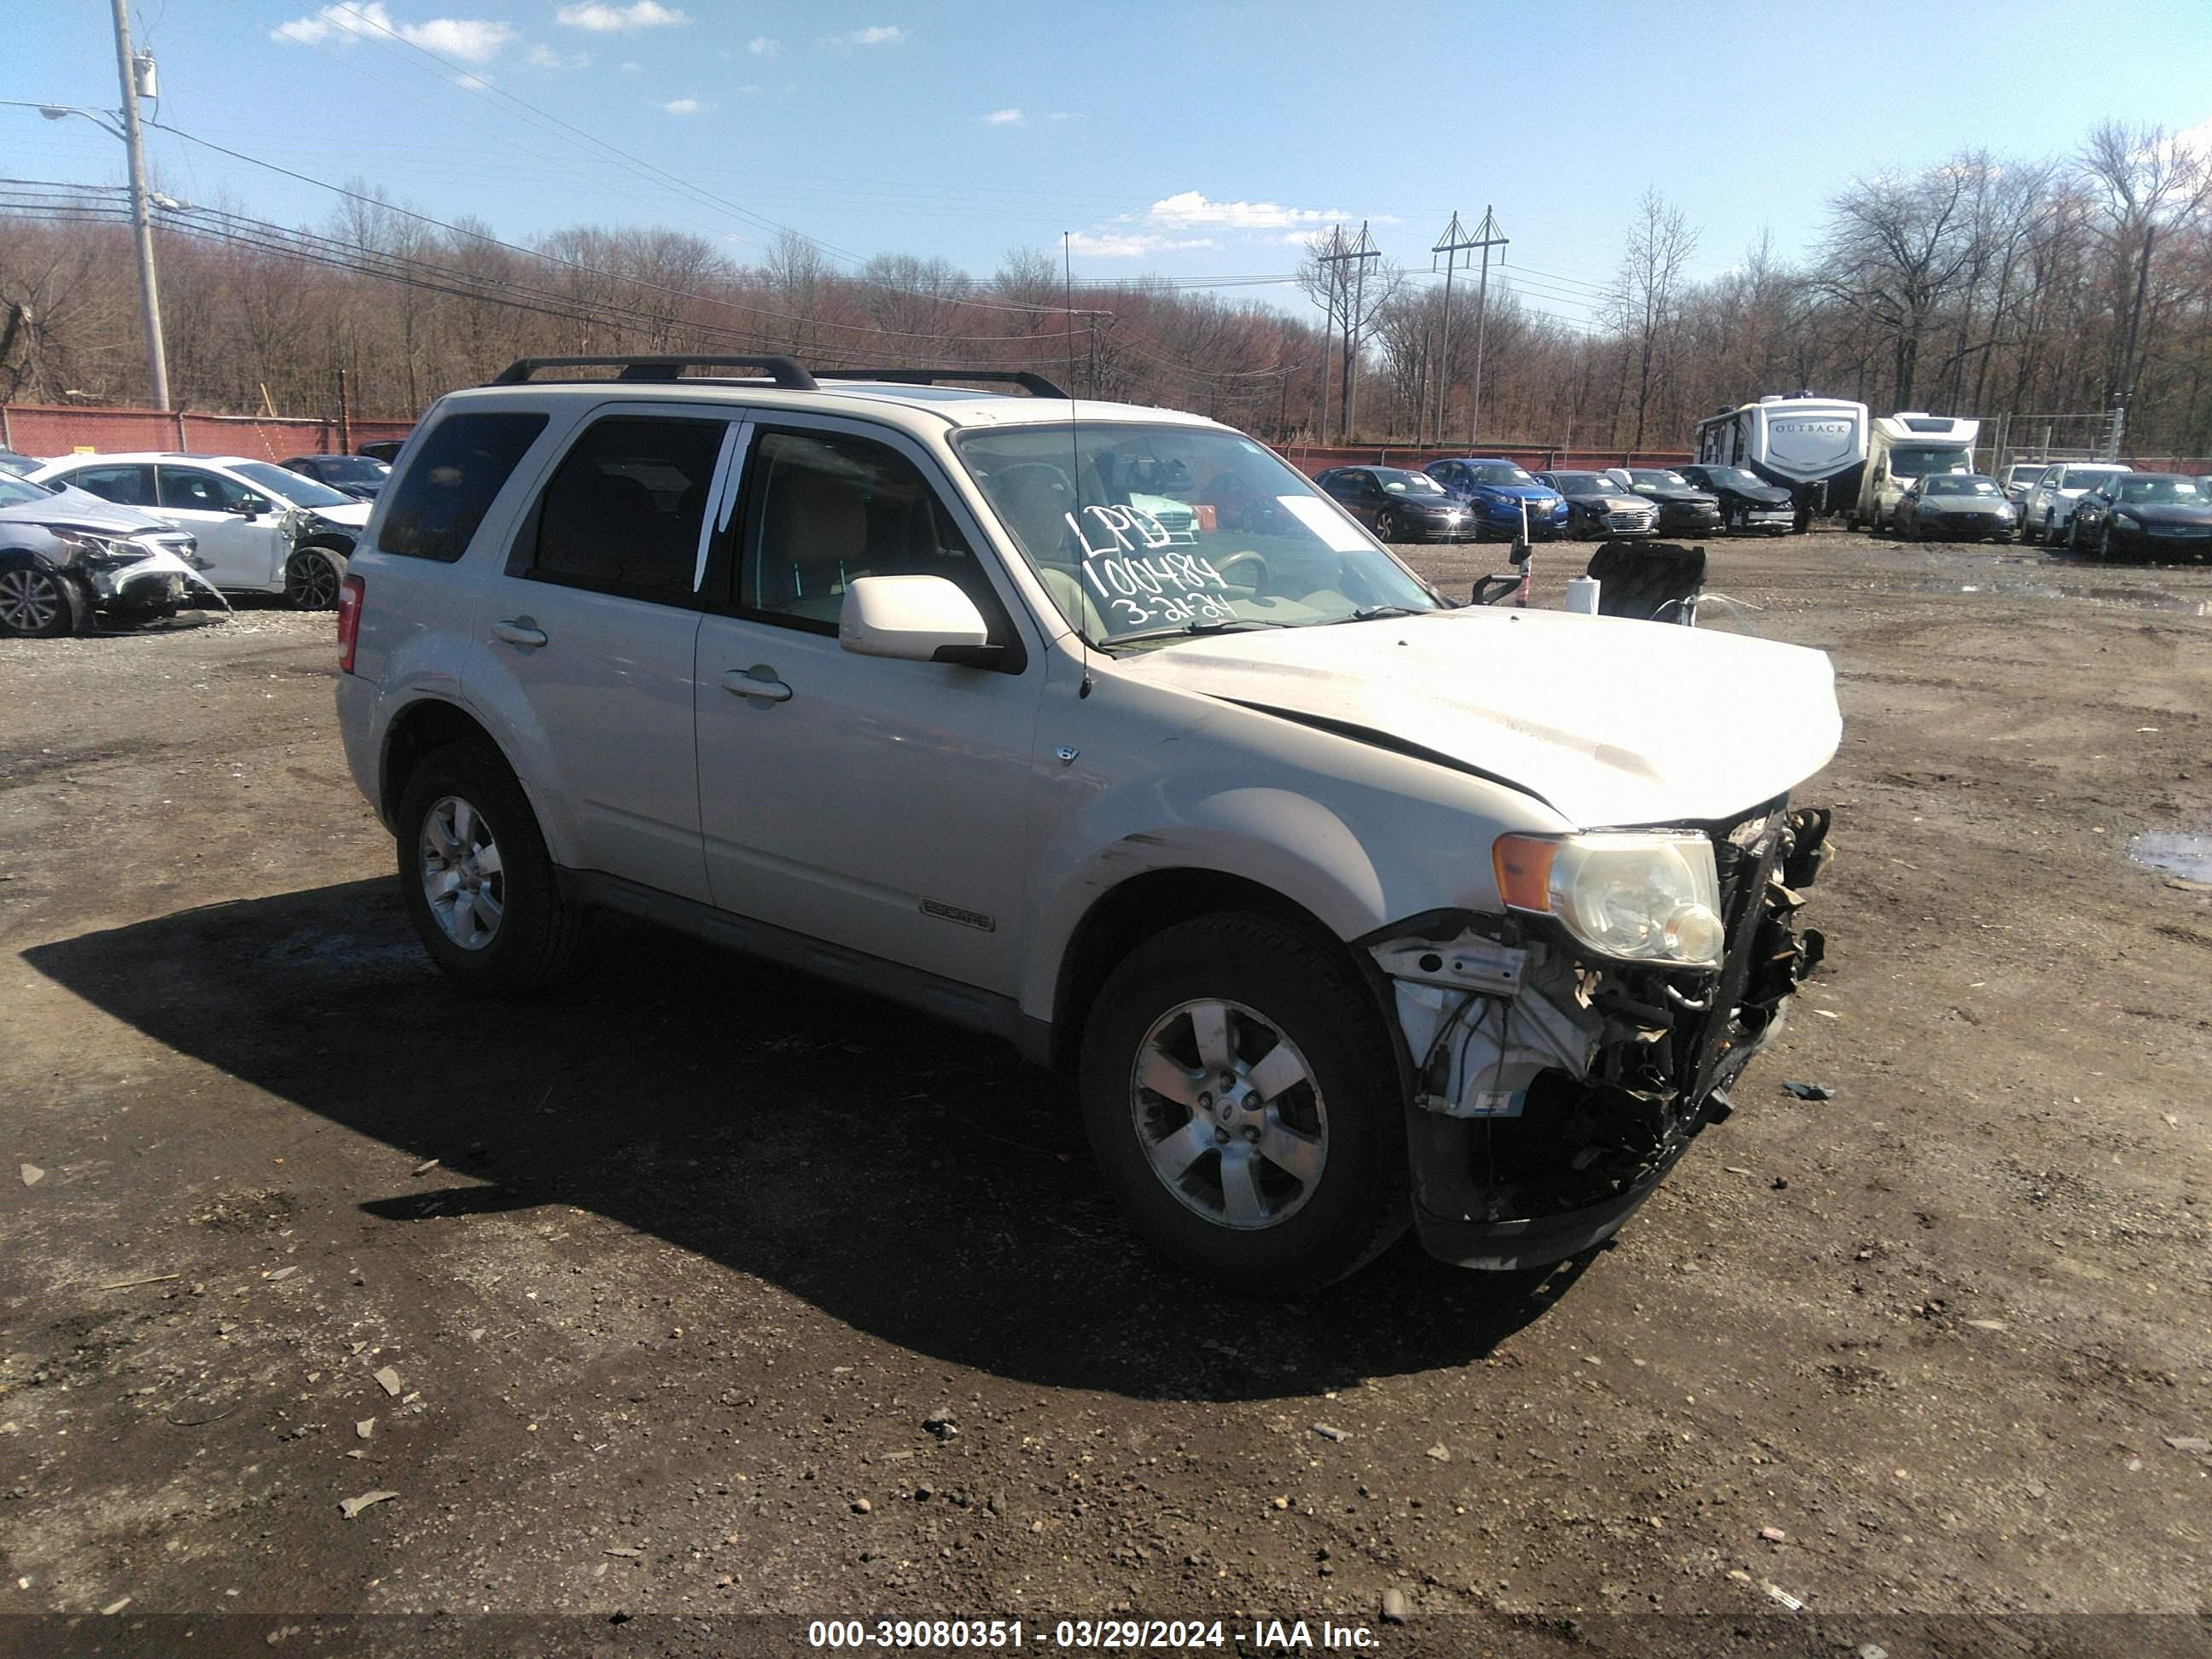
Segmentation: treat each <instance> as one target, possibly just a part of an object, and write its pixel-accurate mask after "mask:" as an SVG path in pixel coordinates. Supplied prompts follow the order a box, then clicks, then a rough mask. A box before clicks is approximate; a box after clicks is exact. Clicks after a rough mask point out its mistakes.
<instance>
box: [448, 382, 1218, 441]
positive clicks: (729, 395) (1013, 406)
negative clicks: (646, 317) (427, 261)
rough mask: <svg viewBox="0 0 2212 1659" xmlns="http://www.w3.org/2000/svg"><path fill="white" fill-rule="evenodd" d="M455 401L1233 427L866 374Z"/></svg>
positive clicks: (479, 391)
mask: <svg viewBox="0 0 2212 1659" xmlns="http://www.w3.org/2000/svg"><path fill="white" fill-rule="evenodd" d="M441 401H442V402H443V403H444V404H446V405H447V406H450V407H454V408H466V407H474V406H477V405H487V406H489V407H493V408H523V409H542V408H545V407H547V406H549V405H550V404H556V403H568V402H583V403H586V404H603V403H624V404H657V403H669V404H690V405H692V406H693V407H695V408H696V406H697V405H699V404H702V403H709V404H721V403H726V404H733V405H738V406H742V407H744V408H747V409H756V410H792V411H793V412H794V413H795V412H798V411H800V410H807V411H811V412H813V413H816V414H823V415H846V416H854V417H858V418H861V419H875V420H881V419H883V418H884V416H886V415H890V416H896V417H897V418H896V424H898V425H901V426H904V427H908V428H914V429H916V430H936V431H940V432H941V431H943V430H945V429H946V428H952V429H956V430H959V429H975V428H990V427H1005V426H1049V425H1054V424H1060V423H1065V422H1067V421H1068V420H1069V419H1071V418H1076V419H1080V420H1084V421H1088V422H1111V423H1116V424H1130V425H1135V424H1138V423H1143V424H1146V425H1161V424H1167V425H1174V426H1191V427H1210V428H1215V429H1217V430H1220V431H1228V430H1231V428H1227V427H1224V426H1223V425H1222V423H1221V422H1218V421H1213V420H1208V419H1207V418H1206V416H1203V415H1193V414H1190V413H1188V412H1187V411H1185V410H1179V409H1156V408H1152V407H1151V406H1149V405H1147V404H1123V403H1109V402H1105V401H1102V400H1096V399H1092V398H1033V397H1010V396H1008V395H1006V394H1005V393H1003V392H975V391H971V390H969V389H968V388H966V387H961V386H895V385H890V384H888V383H884V384H877V383H874V382H871V381H866V380H838V381H835V382H833V383H832V384H831V385H829V386H823V387H822V389H821V390H819V391H817V392H803V391H799V390H796V389H794V388H791V387H787V386H775V385H774V384H772V383H770V382H769V381H767V380H709V379H706V378H703V377H702V378H698V379H692V380H527V381H522V382H519V383H516V384H513V385H507V386H471V387H468V388H466V389H465V390H462V391H459V392H448V393H447V394H446V397H445V398H444V399H442V400H441Z"/></svg>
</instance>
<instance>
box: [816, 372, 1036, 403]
mask: <svg viewBox="0 0 2212 1659" xmlns="http://www.w3.org/2000/svg"><path fill="white" fill-rule="evenodd" d="M814 373H815V377H816V378H817V379H818V380H881V381H883V382H884V384H885V385H887V386H935V385H936V384H937V383H938V382H939V381H940V380H981V381H983V382H985V383H986V384H987V385H992V386H1019V387H1021V389H1022V390H1023V391H1024V392H1028V393H1029V394H1030V397H1032V398H1065V397H1066V396H1067V393H1066V392H1063V391H1061V390H1060V387H1059V386H1057V385H1055V384H1054V382H1052V381H1050V380H1047V379H1045V377H1044V376H1043V375H1042V374H1032V373H1031V372H1030V370H1028V369H1026V368H817V369H816V370H815V371H814Z"/></svg>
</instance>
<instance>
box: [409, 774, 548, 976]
mask: <svg viewBox="0 0 2212 1659" xmlns="http://www.w3.org/2000/svg"><path fill="white" fill-rule="evenodd" d="M447 799H453V800H459V801H465V802H466V803H467V805H468V806H469V808H470V810H471V814H472V815H476V816H479V817H481V818H482V820H483V823H484V824H485V825H486V826H487V827H488V829H489V837H490V839H491V841H492V842H494V843H495V845H496V846H497V848H498V849H499V858H500V867H499V871H498V872H497V874H496V875H495V877H493V878H490V879H491V880H492V881H493V882H495V884H496V887H497V892H496V895H495V896H496V897H497V900H498V902H499V905H500V908H501V915H500V918H499V921H498V925H497V926H496V927H495V928H494V929H493V930H492V931H491V935H490V938H489V940H488V941H487V942H486V943H484V944H483V945H480V946H478V947H477V948H474V949H471V948H467V947H465V946H464V945H461V944H459V942H457V941H456V940H454V939H453V938H451V937H449V936H448V934H447V932H446V930H445V928H444V927H441V925H440V923H439V921H438V920H437V917H436V916H435V915H434V914H433V913H432V910H431V908H430V899H429V895H428V892H427V891H426V890H425V887H424V878H425V874H426V872H425V867H424V866H425V852H424V841H425V838H426V836H428V833H429V830H428V825H429V822H430V817H431V814H432V811H433V810H434V809H435V808H436V807H437V806H438V805H439V804H440V803H441V801H444V800H447ZM399 891H400V896H401V898H402V899H403V900H404V902H405V903H406V906H407V918H408V920H409V921H411V922H413V923H414V924H415V932H416V937H418V938H419V939H421V940H422V948H423V949H424V950H425V951H428V952H429V955H430V959H431V960H432V961H433V962H435V963H437V964H438V966H439V967H440V968H441V969H443V970H444V971H445V972H446V973H447V975H449V976H450V977H452V978H453V979H454V980H456V981H459V982H460V983H461V984H463V985H465V986H467V987H469V988H471V990H476V991H482V992H484V993H487V994H491V995H495V996H505V995H514V994H520V993H522V992H526V991H532V990H535V989H536V988H538V987H539V986H541V985H545V984H548V983H550V982H551V981H554V980H556V979H558V978H559V977H560V976H561V975H562V974H563V973H565V972H567V970H568V966H569V964H570V963H571V962H572V961H573V960H574V957H575V952H576V943H577V937H578V933H579V929H580V915H579V914H578V912H577V909H576V907H575V906H574V905H573V904H571V903H569V902H568V900H567V898H566V897H565V896H563V895H562V891H561V887H560V883H559V880H558V878H557V877H556V872H555V870H554V867H553V860H552V857H551V855H550V854H548V853H547V851H546V850H545V837H544V834H543V833H542V832H541V831H540V830H539V829H538V816H537V814H536V813H534V812H532V811H531V810H530V802H529V799H528V798H527V797H526V796H525V795H524V793H522V786H521V785H520V783H518V782H516V781H515V777H514V774H513V772H512V771H510V770H509V769H508V768H507V762H506V761H505V760H504V759H503V758H501V756H500V755H499V753H498V751H497V750H494V749H492V748H490V747H489V745H487V744H481V743H474V742H471V743H456V744H447V746H446V747H444V748H442V749H437V750H432V751H431V752H430V753H429V754H428V755H426V756H424V757H423V758H422V761H421V762H420V763H418V764H417V765H416V768H415V769H414V771H413V772H412V773H411V774H410V775H409V776H408V779H407V784H406V787H405V788H404V790H403V791H402V792H401V793H400V799H399Z"/></svg>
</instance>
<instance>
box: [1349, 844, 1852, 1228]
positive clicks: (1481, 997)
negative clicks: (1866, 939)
mask: <svg viewBox="0 0 2212 1659" xmlns="http://www.w3.org/2000/svg"><path fill="white" fill-rule="evenodd" d="M1828 826H1829V814H1828V813H1827V812H1826V811H1825V810H1823V809H1820V808H1810V807H1808V808H1800V809H1798V810H1796V811H1790V810H1789V809H1788V807H1787V805H1786V804H1784V803H1782V802H1777V803H1775V804H1773V805H1771V807H1769V808H1767V809H1765V811H1761V812H1760V813H1758V814H1754V815H1753V817H1750V818H1747V819H1745V820H1743V821H1742V822H1741V823H1735V824H1731V825H1728V826H1725V827H1724V828H1722V829H1716V830H1714V831H1713V832H1712V834H1713V840H1714V852H1715V860H1716V863H1717V866H1718V870H1719V873H1720V877H1721V890H1722V892H1721V896H1722V902H1723V911H1724V914H1725V915H1726V916H1727V918H1728V941H1729V943H1728V950H1727V953H1726V955H1725V957H1723V961H1722V963H1721V965H1720V967H1719V968H1718V969H1702V970H1692V969H1669V968H1663V967H1658V966H1654V965H1649V964H1631V963H1618V962H1607V961H1601V960H1597V959H1595V958H1592V957H1589V956H1587V955H1586V954H1584V953H1583V952H1581V951H1580V950H1579V947H1576V946H1572V945H1570V944H1569V943H1568V942H1567V941H1566V940H1565V939H1564V936H1562V935H1559V934H1556V933H1551V932H1548V931H1547V930H1545V929H1544V928H1542V927H1541V925H1540V924H1535V923H1534V922H1532V921H1523V920H1522V919H1519V918H1498V917H1478V916H1473V915H1468V914H1466V913H1454V914H1451V915H1437V916H1433V917H1427V918H1423V919H1421V923H1422V925H1419V926H1417V927H1416V928H1414V929H1413V930H1411V931H1407V930H1398V931H1395V932H1393V933H1390V934H1389V936H1388V937H1381V938H1377V939H1371V940H1370V941H1369V946H1370V955H1371V956H1372V957H1373V959H1374V961H1375V962H1376V965H1377V967H1379V968H1380V969H1382V971H1383V975H1385V977H1386V979H1387V980H1388V981H1389V987H1390V989H1391V993H1392V995H1393V998H1394V1000H1395V1012H1396V1013H1397V1017H1398V1026H1399V1030H1400V1033H1401V1036H1402V1037H1403V1038H1404V1041H1405V1045H1406V1046H1405V1054H1406V1058H1407V1063H1408V1066H1409V1069H1410V1072H1411V1074H1412V1077H1413V1100H1412V1103H1413V1110H1411V1111H1409V1112H1408V1113H1407V1137H1408V1151H1409V1152H1410V1155H1411V1161H1412V1167H1413V1198H1414V1206H1413V1214H1414V1220H1415V1223H1416V1225H1418V1227H1419V1231H1420V1235H1421V1242H1422V1243H1423V1245H1424V1246H1425V1248H1426V1249H1428V1250H1429V1252H1430V1254H1431V1255H1437V1256H1439V1257H1441V1258H1443V1259H1444V1260H1446V1261H1455V1262H1457V1263H1460V1264H1461V1265H1462V1266H1466V1267H1489V1268H1511V1267H1539V1266H1542V1265H1544V1264H1545V1263H1547V1262H1552V1261H1559V1260H1560V1259H1562V1258H1563V1257H1565V1256H1568V1255H1573V1254H1575V1253H1576V1252H1577V1251H1580V1250H1583V1249H1589V1247H1591V1246H1592V1245H1594V1244H1596V1243H1600V1242H1601V1241H1602V1240H1603V1239H1605V1238H1606V1237H1609V1236H1610V1235H1611V1234H1612V1233H1613V1231H1615V1230H1617V1229H1618V1228H1619V1227H1620V1225H1621V1224H1622V1223H1623V1222H1625V1221H1626V1220H1627V1218H1629V1217H1630V1216H1631V1215H1632V1214H1633V1213H1634V1212H1635V1211H1636V1209H1637V1208H1638V1206H1640V1205H1641V1204H1642V1203H1643V1202H1644V1200H1645V1199H1646V1198H1648V1197H1650V1194H1651V1192H1652V1190H1653V1189H1654V1188H1656V1186H1657V1185H1658V1184H1659V1182H1660V1181H1661V1180H1662V1179H1663V1178H1664V1177H1665V1176H1666V1174H1667V1171H1668V1170H1670V1169H1672V1168H1673V1167H1674V1163H1675V1161H1676V1160H1677V1159H1679V1158H1680V1157H1681V1155H1682V1153H1683V1152H1685V1151H1686V1149H1687V1147H1688V1146H1689V1143H1690V1141H1691V1140H1692V1139H1694V1138H1695V1137H1696V1136H1697V1134H1698V1133H1699V1132H1700V1131H1701V1130H1702V1129H1703V1128H1704V1127H1705V1125H1706V1124H1708V1123H1712V1122H1718V1121H1721V1120H1722V1119H1723V1118H1725V1117H1726V1116H1727V1115H1729V1112H1730V1111H1731V1110H1732V1109H1733V1108H1732V1106H1731V1105H1730V1103H1729V1097H1728V1091H1729V1087H1730V1085H1733V1084H1734V1083H1735V1079H1737V1077H1738V1076H1739V1075H1741V1073H1742V1071H1743V1068H1744V1067H1745V1066H1747V1065H1748V1064H1749V1063H1750V1060H1751V1058H1752V1056H1753V1054H1757V1053H1758V1052H1759V1049H1760V1048H1763V1047H1765V1044H1766V1043H1767V1042H1769V1041H1771V1039H1772V1037H1773V1036H1774V1034H1775V1033H1776V1032H1777V1031H1778V1030H1781V1029H1782V1023H1783V1018H1784V1011H1785V1009H1786V1007H1787V1005H1788V1003H1789V1000H1790V995H1791V994H1792V993H1794V992H1795V990H1796V987H1797V984H1798V982H1799V981H1801V980H1802V979H1803V978H1804V977H1805V976H1806V975H1808V974H1809V973H1811V971H1812V970H1813V969H1814V967H1815V966H1817V965H1818V964H1819V963H1820V960H1821V957H1822V955H1823V951H1824V941H1823V940H1822V938H1821V936H1820V933H1818V932H1817V931H1815V930H1813V929H1811V928H1806V929H1803V930H1802V931H1800V930H1798V929H1796V927H1794V925H1793V919H1794V917H1795V915H1796V911H1797V910H1798V908H1800V907H1801V906H1802V904H1803V903H1804V902H1805V901H1804V897H1803V890H1804V889H1805V888H1806V887H1808V886H1809V885H1810V884H1811V883H1812V881H1813V878H1814V876H1815V875H1816V874H1817V873H1818V872H1819V870H1820V866H1821V864H1822V863H1823V862H1824V861H1825V860H1826V857H1827V848H1826V838H1827V834H1828Z"/></svg>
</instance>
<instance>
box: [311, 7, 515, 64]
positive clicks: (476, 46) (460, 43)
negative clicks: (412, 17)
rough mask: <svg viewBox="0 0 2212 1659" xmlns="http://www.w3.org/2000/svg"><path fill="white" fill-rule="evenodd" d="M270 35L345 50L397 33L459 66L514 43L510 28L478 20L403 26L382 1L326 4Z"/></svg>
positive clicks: (493, 54) (433, 20)
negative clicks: (331, 43) (332, 42)
mask: <svg viewBox="0 0 2212 1659" xmlns="http://www.w3.org/2000/svg"><path fill="white" fill-rule="evenodd" d="M269 33H270V39H271V40H290V41H294V42H296V43H297V44H298V45H301V46H320V45H322V43H323V42H324V41H325V40H335V41H336V42H337V44H338V45H340V46H351V45H353V43H354V42H355V41H356V40H364V39H367V40H374V39H375V38H376V37H377V36H379V35H397V36H398V37H399V39H401V40H404V41H406V42H408V43H409V44H410V46H420V47H422V49H423V50H424V51H425V52H436V53H437V54H438V55H439V56H440V57H441V58H459V60H460V61H461V62H462V63H464V64H488V63H489V62H490V61H491V60H492V59H493V58H496V57H498V56H499V53H500V49H501V47H503V46H506V45H507V42H508V41H510V40H513V39H514V29H513V27H512V26H511V25H509V24H506V23H495V22H492V21H489V19H486V18H481V17H433V18H431V19H430V20H429V21H428V22H422V23H410V22H405V21H402V20H401V19H399V18H397V17H394V16H393V15H392V12H391V9H389V8H388V7H386V5H385V4H384V3H383V0H362V3H360V4H356V5H345V4H340V5H331V6H325V7H324V8H323V9H321V10H320V11H316V12H311V13H309V14H308V15H307V16H305V17H295V18H294V19H293V20H292V21H290V22H289V23H279V24H278V25H277V26H276V27H275V28H273V29H271V30H270V32H269Z"/></svg>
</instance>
